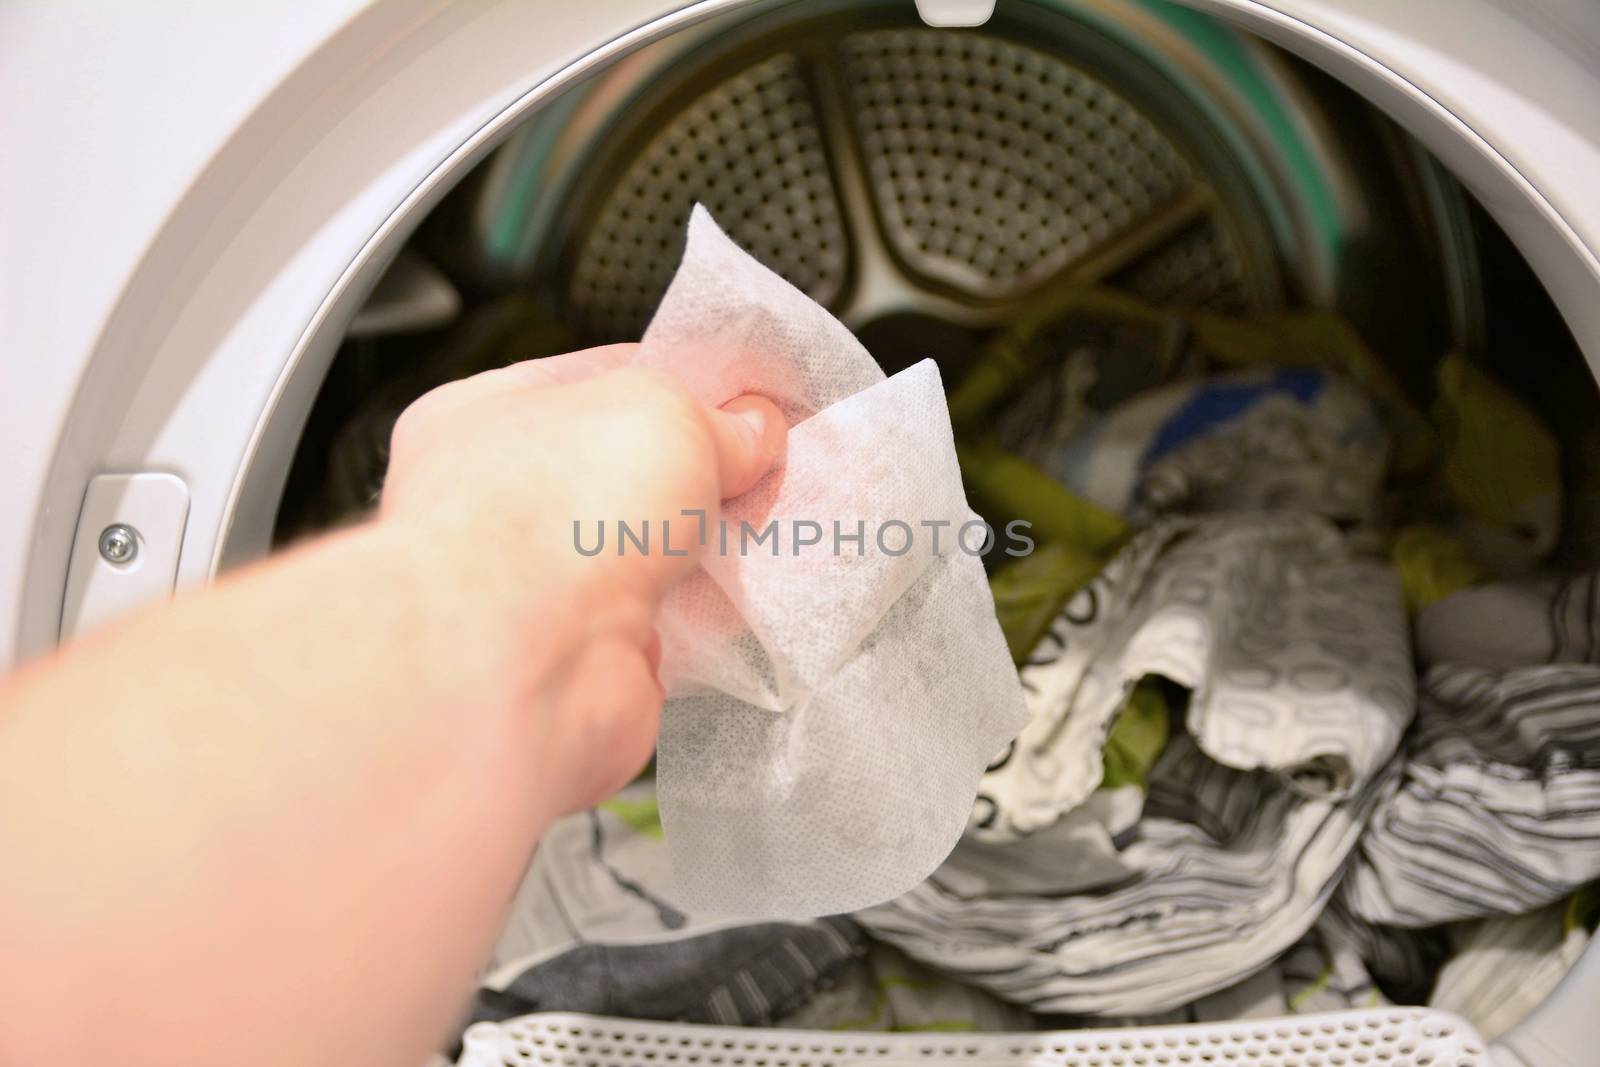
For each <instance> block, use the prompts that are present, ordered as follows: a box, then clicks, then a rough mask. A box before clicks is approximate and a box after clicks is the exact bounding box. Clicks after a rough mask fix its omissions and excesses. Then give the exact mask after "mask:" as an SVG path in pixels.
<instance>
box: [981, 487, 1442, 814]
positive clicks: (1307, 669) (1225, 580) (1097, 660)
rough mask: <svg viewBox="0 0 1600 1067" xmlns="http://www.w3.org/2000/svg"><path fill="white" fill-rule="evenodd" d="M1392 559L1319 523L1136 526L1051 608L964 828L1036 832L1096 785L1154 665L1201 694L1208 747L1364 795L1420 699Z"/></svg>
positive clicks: (1244, 518)
mask: <svg viewBox="0 0 1600 1067" xmlns="http://www.w3.org/2000/svg"><path fill="white" fill-rule="evenodd" d="M1406 631H1407V625H1406V617H1405V609H1404V607H1403V605H1402V603H1401V596H1400V589H1399V585H1398V583H1397V581H1396V579H1395V577H1394V574H1393V572H1392V570H1391V569H1390V568H1389V567H1388V566H1386V565H1385V564H1383V563H1380V562H1378V561H1375V560H1372V559H1369V558H1366V557H1364V556H1362V555H1360V554H1359V553H1357V552H1355V551H1354V550H1353V549H1352V548H1351V547H1350V545H1349V544H1348V543H1347V541H1346V539H1345V537H1344V535H1342V534H1341V533H1340V532H1339V531H1338V530H1337V529H1336V528H1335V527H1334V526H1333V525H1332V524H1331V523H1329V522H1328V521H1326V520H1325V519H1321V518H1318V517H1316V516H1312V515H1305V514H1299V513H1294V512H1259V513H1251V514H1240V515H1227V516H1215V517H1210V518H1204V519H1189V518H1184V519H1169V520H1165V521H1163V522H1161V523H1158V524H1157V525H1155V526H1154V527H1152V528H1151V529H1149V530H1147V531H1146V532H1144V533H1143V534H1141V535H1140V536H1139V537H1137V538H1135V539H1134V540H1133V542H1132V543H1130V544H1129V545H1128V546H1127V547H1126V548H1125V549H1124V550H1123V551H1122V552H1121V553H1120V554H1119V555H1118V556H1117V558H1116V559H1114V560H1113V561H1112V562H1111V563H1110V564H1109V565H1108V566H1107V567H1106V569H1105V571H1104V572H1103V573H1102V574H1101V575H1100V576H1099V577H1098V578H1096V579H1095V580H1094V581H1092V582H1090V583H1089V585H1087V586H1086V587H1085V588H1084V589H1083V590H1081V591H1080V592H1079V593H1078V594H1077V595H1076V596H1075V597H1073V598H1072V600H1071V601H1069V602H1068V604H1067V606H1066V608H1065V610H1063V611H1062V612H1061V614H1060V615H1059V616H1058V617H1057V619H1056V621H1055V622H1054V624H1052V626H1051V628H1050V630H1049V632H1048V633H1047V634H1046V635H1045V637H1044V639H1043V640H1042V641H1041V642H1040V643H1039V646H1038V648H1037V649H1036V650H1035V651H1034V653H1033V654H1032V655H1031V656H1030V657H1029V661H1028V663H1027V664H1026V665H1024V667H1023V668H1022V685H1023V691H1024V694H1025V696H1026V699H1027V706H1028V714H1029V718H1028V722H1027V724H1026V725H1025V726H1024V727H1023V729H1022V732H1021V733H1020V734H1019V735H1018V736H1017V739H1016V740H1015V741H1014V742H1013V744H1012V745H1011V747H1010V748H1008V749H1007V750H1006V752H1005V753H1004V754H1003V755H1002V757H1001V758H1000V759H999V760H998V761H996V762H995V763H994V764H992V765H991V766H990V768H989V769H988V771H987V772H986V773H985V774H984V776H983V779H982V781H981V782H980V785H979V795H978V800H977V803H976V805H975V807H974V811H973V817H972V821H971V823H970V824H969V833H970V834H972V835H973V836H975V837H979V838H982V839H986V840H990V841H1013V840H1018V839H1020V838H1023V837H1026V836H1028V835H1029V834H1032V833H1037V832H1038V831H1040V830H1042V829H1044V828H1045V827H1048V826H1050V825H1052V824H1054V823H1055V821H1056V820H1058V819H1060V818H1061V817H1062V816H1063V815H1064V814H1065V813H1066V812H1068V811H1071V810H1072V809H1074V808H1076V807H1077V806H1078V805H1080V804H1082V803H1083V802H1084V801H1085V800H1087V799H1088V798H1089V796H1090V794H1092V793H1093V792H1094V790H1095V788H1096V787H1097V786H1098V785H1099V784H1100V773H1101V763H1100V753H1101V748H1102V747H1103V745H1104V742H1105V737H1106V732H1107V730H1108V728H1109V726H1110V724H1111V721H1112V718H1113V717H1114V716H1115V715H1116V713H1117V710H1118V709H1119V708H1120V707H1121V706H1122V704H1123V701H1124V700H1125V699H1126V697H1127V694H1128V692H1129V690H1130V689H1131V688H1132V687H1133V686H1134V685H1135V684H1136V683H1137V682H1138V681H1139V680H1140V679H1141V678H1143V677H1145V676H1148V675H1156V676H1160V677H1164V678H1167V679H1170V680H1171V681H1172V682H1174V683H1176V684H1177V685H1178V686H1180V687H1183V688H1185V689H1187V690H1189V691H1190V693H1191V698H1190V701H1189V710H1188V716H1187V726H1188V729H1189V732H1190V733H1191V734H1192V735H1193V736H1194V738H1195V739H1196V741H1197V742H1198V744H1199V746H1200V748H1201V749H1202V750H1204V751H1205V752H1206V754H1208V755H1209V756H1210V757H1211V758H1212V759H1214V760H1216V761H1217V762H1219V763H1222V764H1224V765H1226V766H1229V767H1233V768H1235V769H1237V770H1253V769H1256V768H1266V769H1269V770H1273V771H1276V772H1280V773H1281V774H1282V775H1283V776H1284V777H1285V779H1286V780H1287V781H1288V782H1289V783H1290V785H1291V787H1292V788H1294V789H1295V790H1297V791H1299V792H1302V793H1304V794H1306V795H1308V796H1327V797H1334V798H1337V797H1340V796H1344V795H1346V794H1349V793H1351V792H1352V791H1356V790H1359V789H1360V788H1361V787H1362V786H1363V785H1364V784H1365V783H1366V782H1367V781H1368V780H1369V779H1370V778H1371V777H1372V775H1373V774H1375V773H1376V772H1377V770H1378V768H1379V767H1381V766H1382V765H1383V764H1384V762H1385V761H1386V760H1387V759H1388V758H1389V756H1390V754H1391V753H1392V752H1393V751H1394V748H1395V744H1396V743H1397V742H1398V740H1399V738H1400V735H1401V733H1402V731H1403V730H1404V729H1405V726H1406V723H1407V722H1408V721H1409V720H1410V717H1411V711H1412V703H1413V700H1414V684H1415V678H1414V674H1413V670H1412V666H1411V660H1410V652H1409V643H1408V641H1407V632H1406Z"/></svg>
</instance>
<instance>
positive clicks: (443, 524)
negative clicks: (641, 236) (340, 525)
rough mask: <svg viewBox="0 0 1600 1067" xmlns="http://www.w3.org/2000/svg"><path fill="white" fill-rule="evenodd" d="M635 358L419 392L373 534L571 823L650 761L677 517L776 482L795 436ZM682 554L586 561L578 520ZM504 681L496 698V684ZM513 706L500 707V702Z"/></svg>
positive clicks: (567, 360)
mask: <svg viewBox="0 0 1600 1067" xmlns="http://www.w3.org/2000/svg"><path fill="white" fill-rule="evenodd" d="M636 349H637V346H636V345H611V346H607V347H603V348H594V349H589V350H587V351H582V352H574V353H571V354H569V355H564V356H555V357H551V358H548V359H539V360H532V361H529V362H526V363H519V364H516V365H513V366H510V367H505V368H503V369H500V370H495V371H490V372H488V373H485V374H479V375H476V376H474V377H471V378H467V379H463V380H461V381H457V382H452V383H450V384H448V385H445V386H443V387H441V388H439V389H435V390H433V391H432V392H430V393H428V394H426V395H424V396H423V397H421V398H420V399H418V400H417V401H416V402H415V403H413V404H412V405H411V406H410V407H409V408H407V409H406V411H405V412H404V414H402V416H401V418H400V420H399V422H398V423H397V424H396V426H395V430H394V435H393V439H392V444H391V450H390V451H391V458H390V465H389V473H388V478H387V481H386V484H385V488H384V493H383V500H382V506H381V510H380V519H379V521H380V523H381V524H388V525H389V526H391V527H392V528H395V529H397V530H400V531H402V532H403V535H404V536H405V537H406V539H407V540H409V541H411V542H413V543H414V544H415V545H416V546H417V552H418V554H419V555H418V558H419V560H420V561H421V563H422V565H424V566H428V567H430V568H433V569H434V571H435V573H436V574H437V576H438V577H439V578H440V579H441V585H440V590H439V600H440V604H441V617H440V619H439V620H438V621H439V622H440V623H441V624H442V625H444V626H446V627H448V628H449V629H450V631H451V633H452V634H453V635H454V636H453V639H454V640H460V641H472V642H480V643H482V645H483V654H484V655H485V656H486V659H485V660H484V664H485V666H484V670H485V671H487V672H488V673H489V675H490V676H491V678H490V681H489V684H490V687H491V692H493V693H494V694H496V695H495V697H494V698H493V699H501V697H502V696H504V697H505V699H506V700H507V702H508V703H509V704H510V705H511V708H510V710H511V711H512V713H513V714H519V715H526V716H528V717H530V719H531V720H532V722H531V723H530V725H531V726H532V727H533V728H534V729H535V730H536V731H537V733H538V737H539V740H538V742H537V743H538V744H540V745H541V746H542V747H543V748H544V749H545V750H546V752H545V755H546V756H553V757H554V758H553V759H551V760H549V761H541V762H543V763H544V765H545V766H546V767H553V768H556V769H557V771H556V773H558V774H559V775H561V777H562V778H563V779H564V780H563V781H561V782H557V783H555V785H556V787H557V790H556V792H557V796H558V798H559V800H560V804H561V806H562V808H563V810H575V809H578V808H582V807H586V806H589V805H591V804H593V803H596V802H598V801H599V800H600V799H603V798H604V797H605V796H606V795H608V794H609V793H611V792H612V791H614V790H615V789H617V788H620V787H621V786H622V785H623V784H625V783H626V782H627V781H628V780H629V779H630V778H631V777H632V776H633V775H634V774H636V773H637V772H638V770H639V769H640V768H641V767H642V766H643V765H644V763H645V762H646V761H647V760H648V758H649V755H650V752H651V750H652V748H653V745H654V741H655V734H656V726H657V722H658V719H659V715H660V710H661V703H662V699H663V692H662V689H661V686H660V684H659V682H658V681H657V678H656V667H657V665H658V662H659V656H660V651H659V644H658V642H657V639H656V635H655V630H654V620H655V613H656V609H657V607H658V605H659V603H660V601H661V598H662V596H663V595H664V594H665V592H666V590H667V589H668V588H669V587H670V586H671V584H672V583H673V582H674V581H675V580H676V579H677V578H679V577H680V576H681V575H682V574H684V573H685V572H687V571H688V570H690V569H692V568H693V567H694V566H695V565H696V560H697V556H698V554H699V551H700V548H699V546H698V544H697V542H696V539H695V538H694V537H693V536H690V535H689V531H691V530H696V529H697V523H696V522H695V521H694V520H692V519H683V518H681V516H682V513H683V512H684V511H685V510H694V509H701V510H703V511H704V512H705V514H706V522H707V523H708V524H715V523H716V521H717V518H718V508H719V505H720V502H721V501H722V500H724V499H728V498H731V497H735V496H738V495H739V494H741V493H743V492H744V491H746V490H747V489H749V488H750V487H751V486H753V485H754V484H755V483H756V482H757V481H759V480H760V478H761V477H762V476H763V475H764V474H766V473H767V471H768V470H769V469H770V468H771V467H772V465H773V464H774V462H775V461H776V460H777V458H778V456H779V455H781V453H782V451H783V448H784V443H785V439H786V435H787V428H786V426H785V423H784V420H783V417H782V415H781V414H780V413H779V411H778V409H777V407H776V406H775V405H774V404H773V403H772V402H771V401H769V400H766V399H765V398H762V397H756V396H745V397H740V398H738V399H736V400H733V401H731V402H730V403H728V404H727V405H725V406H724V407H723V408H722V409H721V410H717V409H712V408H708V407H706V406H705V405H703V404H700V403H699V402H697V401H696V400H694V399H693V398H692V397H691V396H690V395H689V394H688V393H687V391H685V389H684V388H683V387H682V385H680V384H679V383H678V382H677V381H676V380H674V379H672V378H671V377H669V376H667V375H664V374H662V373H660V372H656V371H650V370H643V369H638V368H632V367H630V366H629V364H630V363H631V362H632V361H633V358H634V355H635V352H636ZM663 519H675V520H678V522H677V523H676V524H675V525H676V527H677V530H681V531H683V532H682V533H679V532H676V531H675V532H674V535H673V547H674V551H675V552H676V550H678V549H680V548H686V549H688V551H689V554H688V555H686V556H678V555H672V556H668V555H665V554H664V553H663V552H662V551H661V550H660V549H661V546H660V545H659V543H658V541H652V543H651V551H649V552H648V553H645V554H639V553H637V552H631V551H630V552H629V553H628V554H627V555H625V556H621V555H618V554H616V553H615V551H614V550H611V549H610V548H609V546H608V550H607V551H606V552H603V553H601V554H599V555H597V556H593V557H585V556H583V555H582V554H580V553H579V552H578V551H577V550H576V548H575V546H574V542H573V529H574V527H573V524H574V522H575V521H576V522H581V523H582V525H583V529H585V530H588V531H593V530H594V529H595V526H596V523H597V522H602V521H603V522H604V523H605V524H607V525H608V526H614V524H615V523H616V522H617V521H618V520H625V521H627V522H628V523H629V524H630V526H631V527H632V528H634V529H635V530H637V529H640V528H641V523H642V522H644V521H646V520H648V521H649V523H650V528H651V529H652V530H653V531H655V537H656V538H657V539H659V537H660V529H661V523H662V520H663ZM496 677H498V678H499V679H500V680H506V681H509V684H510V689H509V690H507V689H504V688H502V687H501V686H500V685H499V684H498V682H497V681H496V680H495V678H496ZM507 694H509V695H508V696H507Z"/></svg>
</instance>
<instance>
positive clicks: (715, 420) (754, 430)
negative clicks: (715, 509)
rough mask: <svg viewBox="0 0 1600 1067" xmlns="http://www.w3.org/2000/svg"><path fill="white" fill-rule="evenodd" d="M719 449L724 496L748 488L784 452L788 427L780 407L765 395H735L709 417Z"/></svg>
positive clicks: (738, 492)
mask: <svg viewBox="0 0 1600 1067" xmlns="http://www.w3.org/2000/svg"><path fill="white" fill-rule="evenodd" d="M707 422H708V425H709V426H710V427H711V437H712V440H713V442H714V443H715V445H716V449H717V472H718V475H719V476H720V478H721V482H722V499H724V500H727V499H729V498H731V497H736V496H738V495H739V494H741V493H743V492H745V491H747V490H748V489H750V488H751V487H752V486H754V485H755V484H756V483H757V482H759V481H760V480H761V478H762V477H763V476H764V475H765V474H766V473H767V472H768V471H769V470H771V469H772V467H773V465H774V464H775V463H776V462H777V461H778V457H780V456H781V455H783V450H784V445H785V443H786V442H787V440H788V436H789V427H788V424H787V423H785V422H784V419H783V413H782V412H780V411H779V410H778V406H777V405H776V404H774V403H773V402H772V401H770V400H768V399H767V398H766V397H764V396H755V395H745V396H741V397H735V398H734V399H732V400H730V401H728V402H727V403H726V404H724V405H723V406H722V407H721V408H720V409H717V408H713V409H711V410H710V411H709V413H708V417H707Z"/></svg>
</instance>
